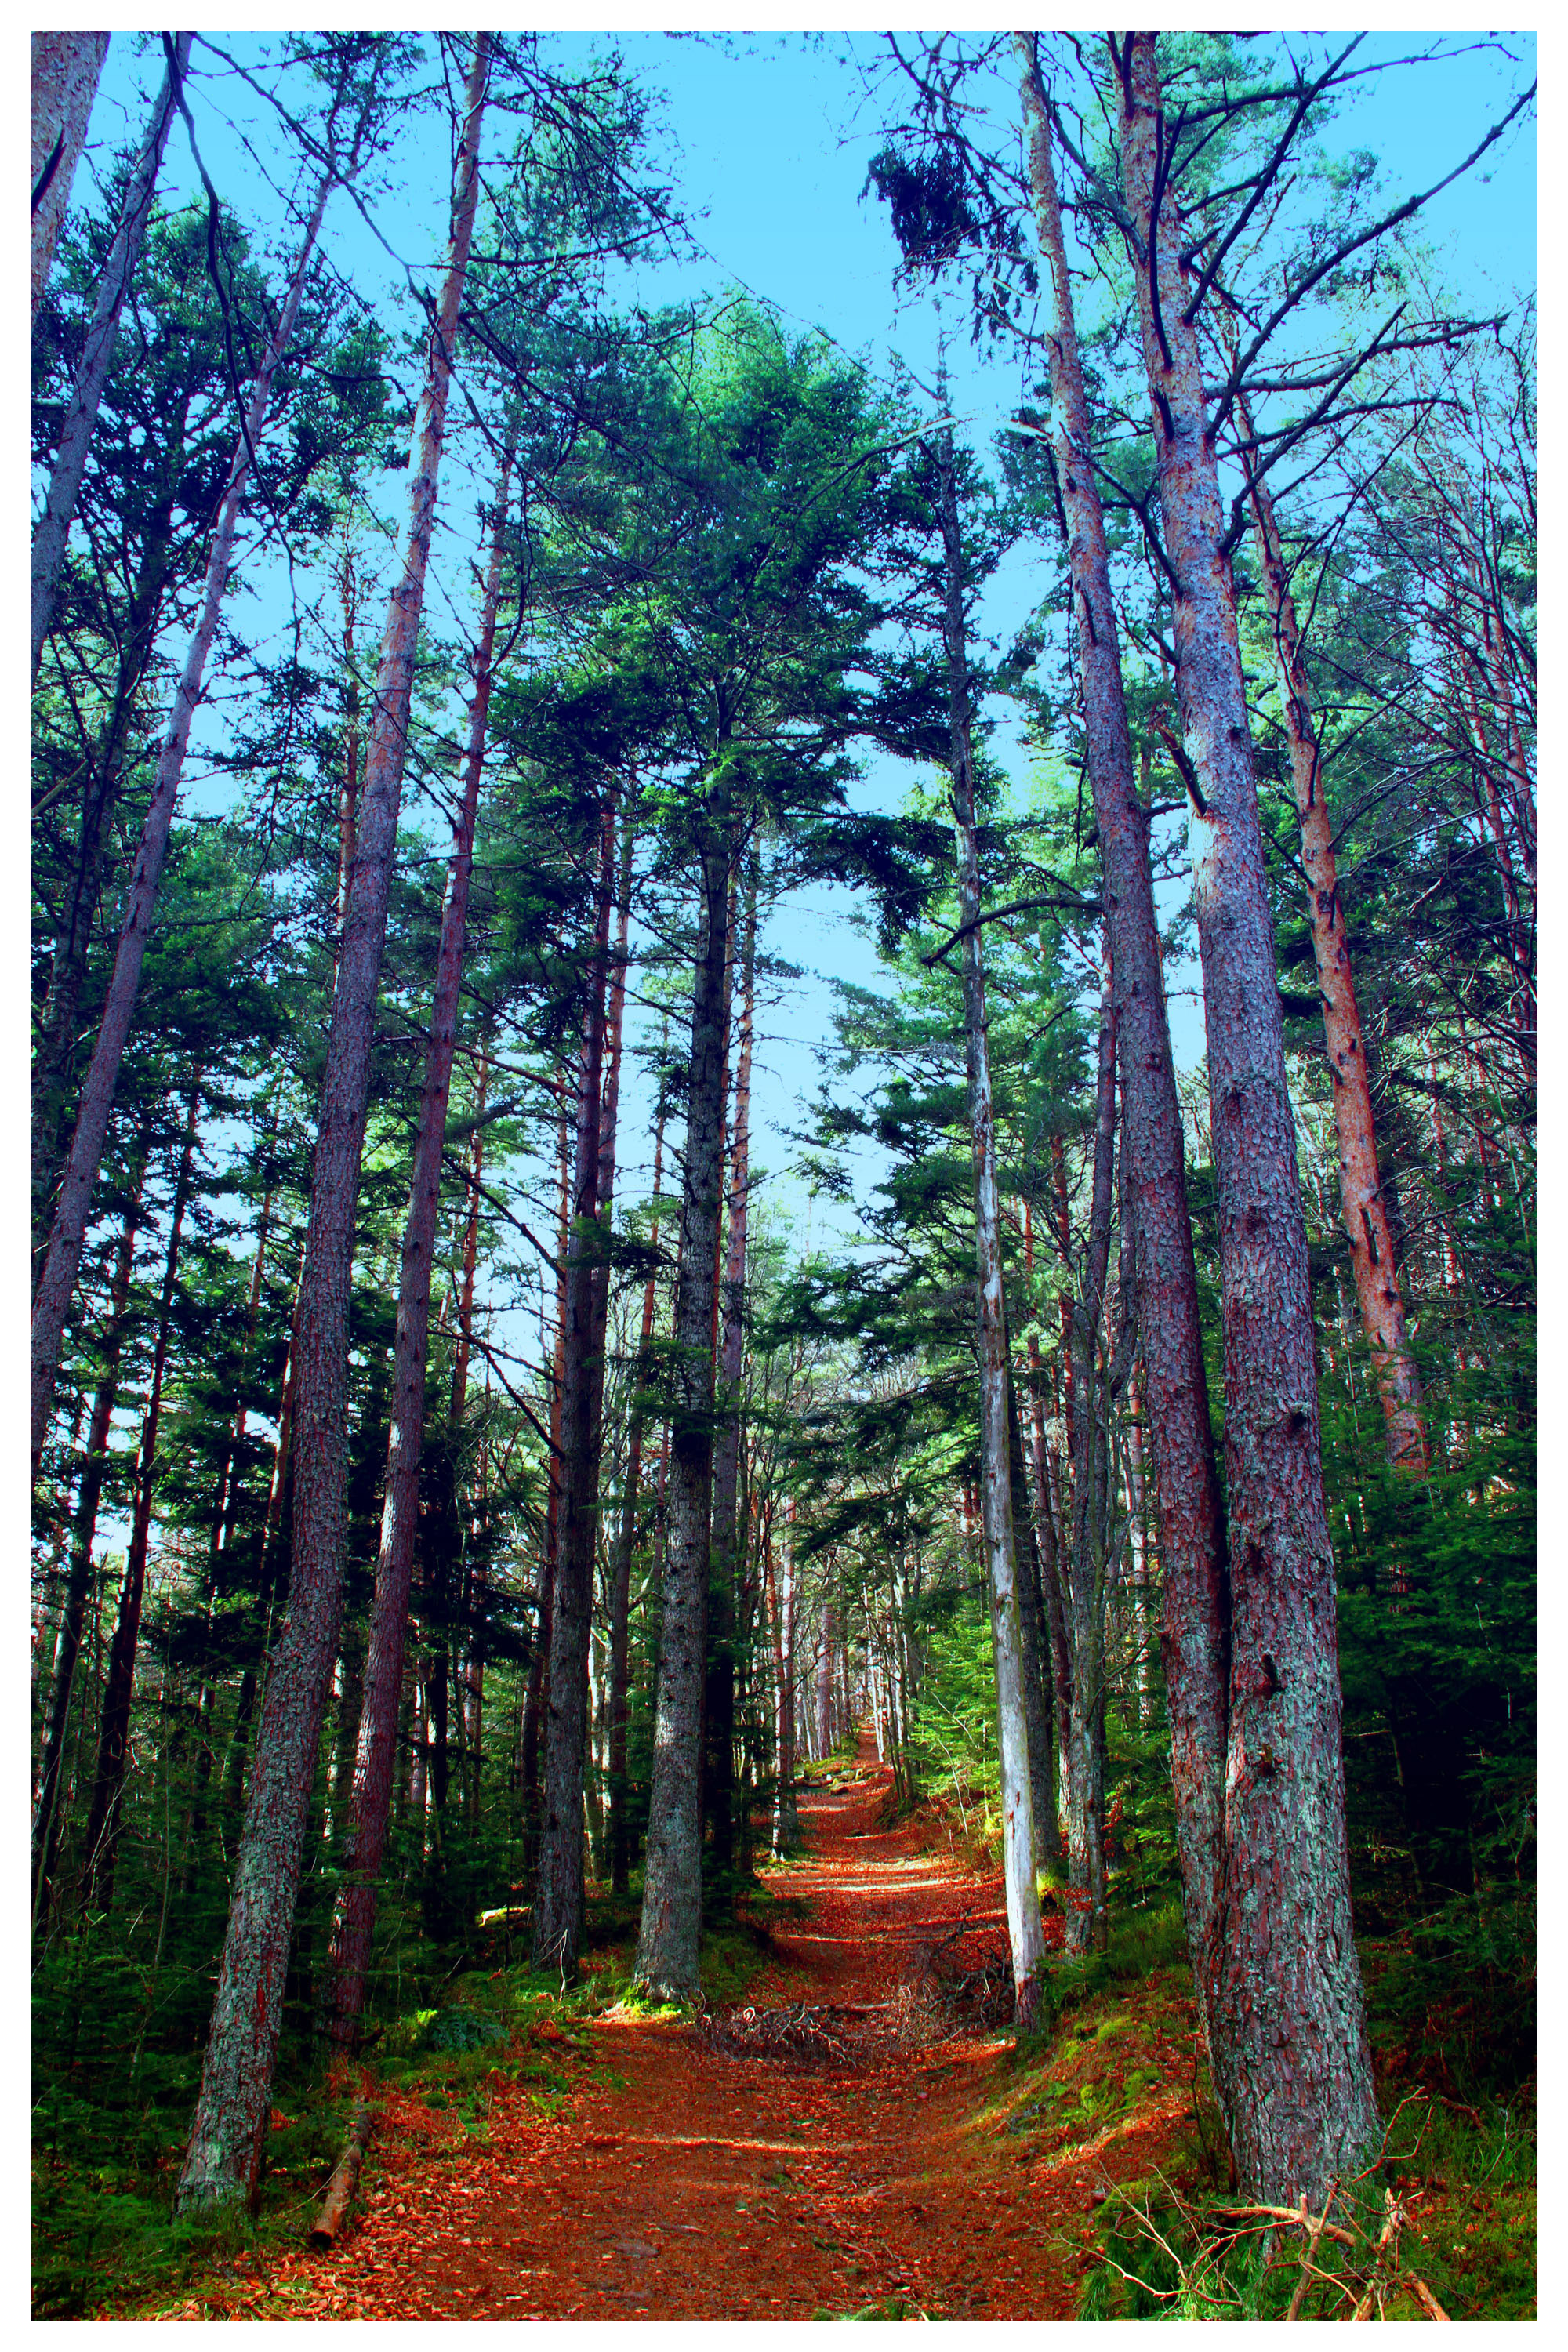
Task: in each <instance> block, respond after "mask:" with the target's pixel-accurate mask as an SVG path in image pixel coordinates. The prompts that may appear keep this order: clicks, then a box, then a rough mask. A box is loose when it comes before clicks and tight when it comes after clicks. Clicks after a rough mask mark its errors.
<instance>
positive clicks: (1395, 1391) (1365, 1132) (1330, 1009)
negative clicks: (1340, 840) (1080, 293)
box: [1226, 334, 1432, 1472]
mask: <svg viewBox="0 0 1568 2352" xmlns="http://www.w3.org/2000/svg"><path fill="white" fill-rule="evenodd" d="M1226 342H1227V348H1228V349H1229V351H1230V355H1231V360H1232V362H1233V364H1234V362H1235V360H1236V357H1237V350H1236V342H1235V337H1234V334H1231V335H1229V336H1227V338H1226ZM1237 414H1238V415H1239V417H1240V422H1241V429H1242V433H1243V435H1244V436H1245V437H1246V440H1247V447H1248V450H1249V452H1250V456H1251V462H1252V463H1253V464H1254V465H1256V464H1257V462H1258V446H1257V436H1256V433H1255V431H1254V428H1253V423H1252V416H1251V412H1250V410H1249V409H1248V407H1247V399H1246V395H1245V394H1242V395H1241V396H1240V397H1239V398H1238V400H1237ZM1251 494H1252V514H1253V525H1254V541H1255V543H1256V546H1257V550H1258V570H1259V572H1261V574H1262V577H1263V590H1264V596H1265V599H1266V601H1267V604H1268V618H1269V623H1270V625H1271V626H1272V628H1273V631H1274V666H1275V671H1276V675H1277V677H1278V678H1279V703H1280V708H1281V709H1282V711H1283V713H1284V719H1285V740H1286V743H1287V745H1288V747H1289V754H1290V782H1291V784H1292V786H1293V787H1294V790H1295V794H1296V814H1297V815H1298V817H1299V818H1300V824H1301V869H1302V872H1303V873H1304V874H1305V876H1306V877H1307V919H1308V922H1309V924H1310V927H1311V933H1312V953H1313V956H1314V958H1315V959H1316V962H1317V971H1318V992H1319V994H1320V995H1321V998H1322V1000H1323V1033H1324V1038H1325V1041H1326V1043H1327V1045H1328V1049H1329V1066H1330V1069H1331V1073H1332V1076H1333V1080H1334V1084H1333V1089H1332V1091H1333V1103H1334V1135H1335V1139H1336V1140H1337V1142H1338V1145H1339V1160H1340V1200H1341V1205H1342V1211H1343V1215H1344V1226H1345V1234H1346V1237H1347V1239H1348V1240H1349V1242H1350V1245H1351V1268H1352V1274H1353V1276H1354V1278H1355V1292H1356V1303H1357V1305H1358V1306H1359V1307H1360V1308H1361V1323H1362V1329H1363V1331H1364V1332H1365V1334H1366V1338H1367V1342H1368V1345H1369V1346H1370V1348H1371V1349H1372V1362H1373V1378H1374V1380H1375V1381H1376V1383H1377V1392H1378V1397H1379V1401H1380V1402H1381V1403H1382V1406H1383V1417H1384V1423H1385V1425H1386V1428H1387V1434H1388V1458H1389V1460H1390V1461H1391V1462H1392V1463H1393V1465H1394V1468H1395V1469H1396V1470H1405V1471H1415V1472H1424V1471H1426V1469H1427V1468H1428V1466H1429V1465H1430V1463H1431V1458H1432V1455H1431V1447H1430V1445H1429V1444H1428V1443H1427V1438H1426V1419H1425V1416H1424V1415H1423V1413H1422V1410H1421V1382H1420V1380H1419V1378H1418V1376H1417V1374H1416V1370H1415V1358H1414V1357H1413V1356H1412V1354H1411V1352H1410V1342H1409V1339H1408V1338H1407V1337H1406V1334H1405V1300H1404V1297H1402V1295H1401V1292H1400V1287H1399V1267H1398V1261H1397V1258H1396V1256H1395V1254H1394V1235H1393V1233H1392V1232H1391V1230H1390V1227H1389V1222H1388V1209H1387V1206H1386V1204H1385V1202H1384V1196H1383V1180H1382V1178H1381V1176H1380V1175H1379V1173H1378V1166H1377V1133H1376V1129H1375V1128H1374V1126H1373V1113H1372V1081H1371V1074H1370V1072H1369V1070H1368V1068H1367V1058H1366V1048H1365V1046H1364V1045H1363V1042H1362V1034H1361V1015H1360V1013H1359V1012H1358V1011H1357V1009H1356V994H1355V977H1354V974H1353V972H1352V969H1351V954H1350V941H1349V937H1348V934H1347V932H1346V929H1345V918H1344V909H1343V907H1342V904H1341V902H1340V882H1339V870H1338V865H1337V861H1336V859H1335V856H1334V833H1333V826H1332V825H1331V823H1330V821H1329V809H1328V803H1327V801H1326V800H1325V799H1324V797H1323V792H1322V773H1321V754H1320V751H1319V748H1318V738H1317V730H1316V729H1315V728H1314V726H1313V724H1312V702H1311V688H1310V684H1309V682H1308V678H1307V667H1306V663H1305V661H1304V659H1303V657H1302V652H1301V632H1300V625H1299V623H1298V621H1297V618H1296V604H1295V599H1294V598H1293V597H1292V595H1291V593H1290V581H1289V572H1287V570H1286V566H1285V551H1284V547H1283V544H1282V542H1281V541H1280V537H1279V525H1278V523H1277V522H1276V520H1275V516H1274V500H1273V498H1272V496H1271V495H1270V493H1269V489H1268V483H1267V482H1266V481H1264V480H1262V479H1255V480H1254V481H1253V482H1252V485H1251Z"/></svg>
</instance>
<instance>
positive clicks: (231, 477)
mask: <svg viewBox="0 0 1568 2352" xmlns="http://www.w3.org/2000/svg"><path fill="white" fill-rule="evenodd" d="M181 38H182V39H184V40H188V39H189V36H188V35H184V34H183V35H182V36H181ZM334 176H335V175H334V174H333V173H331V172H328V173H324V174H323V176H322V180H321V186H320V188H319V189H318V191H317V194H316V201H315V205H314V207H313V208H312V211H311V214H310V221H309V223H308V225H307V226H306V230H305V236H304V242H303V244H302V246H301V247H300V258H299V260H298V261H297V262H296V264H295V267H294V276H293V278H292V281H291V282H290V285H289V292H288V294H287V296H286V297H285V299H284V303H283V309H282V312H281V314H280V316H279V321H278V326H277V330H276V331H275V333H274V334H273V336H272V339H271V341H270V342H269V343H268V346H267V354H266V357H265V358H264V359H263V361H262V362H261V366H260V368H259V370H258V373H257V377H256V382H255V383H254V385H253V387H252V390H251V395H250V404H249V407H248V410H247V416H246V423H245V430H244V431H243V432H242V434H241V435H240V437H239V441H238V443H237V446H236V448H235V453H234V458H233V462H232V463H231V465H230V467H229V473H228V486H227V488H226V490H225V492H224V497H223V502H222V505H221V506H220V508H219V509H218V518H217V521H216V525H215V527H214V530H213V539H212V548H211V551H210V552H209V554H208V557H207V570H206V582H205V588H204V591H203V596H202V607H201V613H200V614H199V616H198V618H197V621H196V625H195V631H194V633H193V635H192V637H191V641H190V645H189V646H188V647H187V648H186V653H185V661H184V669H183V670H182V672H181V675H180V682H179V685H178V686H177V687H176V688H175V689H174V704H173V707H172V708H171V709H170V713H169V721H168V725H167V727H166V728H165V729H164V731H163V741H162V743H161V744H160V745H159V748H158V761H157V768H156V772H155V774H154V777H153V797H152V799H151V801H150V803H148V809H147V817H146V822H145V824H144V825H143V827H142V845H141V847H140V849H139V850H138V851H137V854H136V863H135V866H134V867H133V868H132V875H131V884H130V888H129V890H128V891H127V893H126V904H125V914H124V918H123V919H122V921H121V929H120V945H119V947H118V949H117V950H116V952H115V958H114V971H113V974H112V976H111V978H110V983H109V994H108V996H107V998H106V999H105V1002H104V1007H103V1019H102V1023H101V1025H100V1029H99V1033H98V1042H97V1044H96V1045H94V1047H93V1053H92V1061H91V1064H90V1066H89V1070H88V1074H87V1080H86V1083H85V1084H84V1086H83V1087H82V1090H81V1102H80V1105H79V1109H78V1112H77V1125H76V1133H75V1135H74V1136H73V1137H72V1139H71V1148H70V1153H69V1156H68V1159H67V1161H66V1169H65V1174H64V1177H63V1178H62V1179H61V1182H60V1194H59V1202H58V1207H57V1209H56V1211H55V1222H54V1228H53V1231H52V1232H51V1234H50V1235H49V1247H48V1255H47V1259H46V1261H45V1265H44V1271H43V1274H42V1276H41V1277H40V1279H39V1283H38V1296H37V1304H36V1306H35V1307H34V1309H33V1371H32V1403H33V1476H34V1478H35V1480H36V1479H37V1475H38V1464H39V1459H40V1456H41V1454H42V1452H43V1445H44V1439H45V1437H46V1436H47V1432H48V1425H49V1413H50V1411H51V1409H52V1407H53V1403H54V1391H55V1374H56V1370H57V1369H58V1364H59V1357H60V1341H61V1336H62V1334H63V1332H64V1329H65V1319H66V1315H67V1312H68V1308H69V1307H70V1301H71V1294H72V1292H73V1291H74V1289H75V1287H76V1274H77V1265H78V1263H79V1259H80V1257H81V1244H82V1236H83V1234H85V1233H86V1230H87V1220H88V1213H89V1209H90V1207H91V1203H92V1194H93V1188H94V1186H95V1185H96V1183H97V1181H98V1171H99V1164H100V1160H101V1159H102V1157H103V1139H104V1137H105V1135H106V1134H107V1132H108V1129H109V1116H110V1111H111V1110H112V1108H113V1107H114V1090H115V1087H116V1084H117V1083H118V1080H119V1076H120V1064H121V1056H122V1055H123V1054H124V1052H125V1045H126V1040H127V1039H128V1038H129V1036H130V1034H131V1022H132V1014H133V1013H134V1012H135V1009H136V994H137V990H138V988H139V986H140V984H141V980H142V957H143V956H144V954H145V953H146V949H147V938H148V933H149V931H150V930H151V928H152V922H153V906H154V904H155V902H156V899H157V895H158V883H159V878H160V877H161V876H162V874H163V859H164V856H165V855H166V853H167V851H168V846H169V833H170V828H171V826H172V825H173V823H174V803H175V801H176V800H177V798H178V796H179V791H180V780H181V777H182V775H183V773H184V764H185V746H186V744H187V742H188V741H189V740H190V732H191V721H192V719H193V718H194V717H195V711H196V706H197V704H198V703H199V702H200V700H201V697H202V680H203V677H204V676H205V670H206V662H207V655H208V653H209V652H210V650H211V647H212V641H213V638H214V635H216V630H217V624H218V612H219V608H220V606H221V604H222V602H223V593H224V589H225V587H226V585H227V582H228V567H229V557H230V554H231V552H232V551H233V547H234V536H235V532H236V530H237V527H238V523H239V516H240V509H241V508H242V506H243V505H244V502H245V488H246V483H247V479H248V478H249V474H250V452H251V449H252V448H253V447H254V446H255V444H256V441H257V439H258V437H259V436H260V433H261V429H262V426H263V425H265V424H266V422H267V411H268V404H269V403H270V401H271V397H272V379H273V377H274V375H275V374H276V373H277V370H278V362H279V360H280V359H281V358H282V356H283V353H284V352H285V351H286V350H287V349H288V346H289V339H290V337H291V336H292V334H293V332H294V322H295V320H296V319H297V318H298V316H299V311H300V297H301V296H302V294H303V293H304V290H305V272H306V268H307V267H308V265H309V262H310V256H311V254H312V252H313V251H314V250H315V244H316V236H317V232H318V230H319V229H320V227H321V215H322V213H323V211H324V210H325V208H326V202H327V197H328V195H329V194H331V188H332V184H333V180H334Z"/></svg>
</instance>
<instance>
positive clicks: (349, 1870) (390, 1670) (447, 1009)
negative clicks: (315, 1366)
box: [327, 445, 511, 2046]
mask: <svg viewBox="0 0 1568 2352" xmlns="http://www.w3.org/2000/svg"><path fill="white" fill-rule="evenodd" d="M510 488H511V448H510V445H509V446H508V447H507V449H506V451H505V453H504V455H503V457H502V459H501V469H500V480H499V481H498V483H497V485H496V496H495V508H494V515H493V521H492V524H491V532H490V551H489V571H488V573H487V576H486V582H485V601H484V608H483V612H482V614H481V616H480V621H479V642H478V645H477V646H476V649H475V656H474V693H473V700H472V702H471V703H470V705H469V711H468V750H467V753H466V756H465V759H464V762H463V795H462V800H461V802H460V803H459V806H458V818H457V823H456V825H455V827H454V832H453V843H452V860H451V865H450V867H449V869H448V872H447V895H446V903H445V905H444V906H443V908H442V909H441V940H440V945H439V947H438V949H437V957H436V986H435V991H434V994H433V999H432V1003H431V1007H430V1034H429V1044H428V1045H427V1047H426V1056H425V1083H424V1087H423V1089H422V1092H421V1096H420V1103H419V1126H418V1130H417V1133H416V1138H415V1144H414V1164H413V1169H412V1171H411V1175H410V1181H409V1192H408V1214H407V1218H406V1221H405V1225H404V1232H403V1262H402V1271H401V1276H400V1280H399V1286H398V1297H397V1330H396V1337H395V1341H394V1348H393V1370H392V1410H391V1416H390V1424H389V1435H388V1444H387V1456H386V1486H385V1496H384V1503H383V1506H382V1520H381V1548H380V1553H379V1556H378V1558H377V1560H376V1569H375V1598H374V1602H373V1604H372V1611H371V1625H370V1638H369V1645H368V1648H367V1650H366V1654H365V1663H364V1681H363V1700H362V1705H361V1712H360V1718H359V1734H358V1738H357V1740H356V1742H355V1747H354V1764H353V1787H352V1790H351V1793H350V1798H349V1809H348V1830H347V1837H346V1840H345V1845H344V1853H343V1881H342V1889H341V1891H340V1893H339V1895H338V1899H337V1906H336V1909H335V1912H334V1915H333V1920H332V1935H331V1948H330V1956H329V1962H328V1966H329V1971H330V1974H331V1979H332V1992H331V1998H330V2000H329V2001H328V2003H327V2015H328V2024H327V2032H328V2034H329V2036H330V2038H331V2040H332V2041H333V2042H337V2043H339V2044H340V2046H347V2045H348V2044H351V2043H352V2042H353V2040H354V2039H355V2036H356V2034H357V2032H358V2025H359V2018H360V2013H361V2011H362V2010H363V2005H364V1990H365V1975H366V1971H367V1969H368V1968H369V1965H370V1946H371V1936H372V1932H373V1929H374V1920H375V1890H376V1884H377V1881H378V1879H379V1877H380V1874H381V1865H382V1860H383V1856H384V1853H385V1850H386V1833H387V1828H388V1822H389V1813H390V1808H391V1801H392V1767H393V1756H394V1750H395V1745H396V1736H397V1714H398V1707H399V1704H400V1702H401V1699H402V1696H403V1649H404V1642H405V1636H406V1633H407V1627H408V1596H409V1591H410V1587H411V1585H412V1582H413V1577H414V1549H415V1540H416V1535H417V1531H418V1519H419V1461H420V1455H421V1453H422V1451H423V1447H424V1438H425V1386H426V1358H427V1354H428V1348H429V1333H430V1276H431V1272H432V1269H433V1267H434V1265H435V1262H436V1227H437V1218H438V1215H439V1212H440V1202H441V1155H442V1150H443V1147H444V1145H445V1141H446V1134H447V1102H448V1100H449V1098H450V1095H451V1089H452V1060H453V1055H454V1054H455V1052H456V1049H457V1041H458V1010H459V999H460V995H461V989H462V978H463V938H464V929H465V926H466V924H467V922H468V885H469V881H470V879H471V877H472V873H473V862H474V826H475V823H476V820H477V817H478V814H479V782H480V779H481V777H482V775H483V772H484V764H485V730H486V724H487V720H488V718H489V699H490V661H491V655H492V652H493V649H494V646H495V631H496V614H497V611H498V609H499V607H500V583H501V568H502V562H503V558H504V553H505V531H506V514H507V501H508V499H509V496H510ZM480 1132H481V1130H480V1129H477V1128H476V1129H475V1130H474V1145H475V1150H476V1151H478V1150H479V1135H480ZM477 1207H478V1195H477V1193H476V1194H475V1196H474V1205H473V1211H472V1213H471V1215H472V1214H477ZM464 1272H465V1283H466V1286H467V1318H468V1320H471V1318H472V1313H473V1288H472V1280H473V1276H472V1269H471V1266H469V1265H467V1264H466V1265H465V1269H464ZM464 1328H465V1331H466V1330H467V1328H468V1322H467V1321H465V1325H464ZM467 1372H468V1366H467V1357H466V1354H465V1355H464V1358H463V1360H462V1366H461V1373H460V1381H461V1382H462V1383H464V1384H466V1381H467ZM456 1402H457V1409H458V1412H460V1411H461V1394H460V1389H459V1393H458V1399H457V1400H456Z"/></svg>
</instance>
